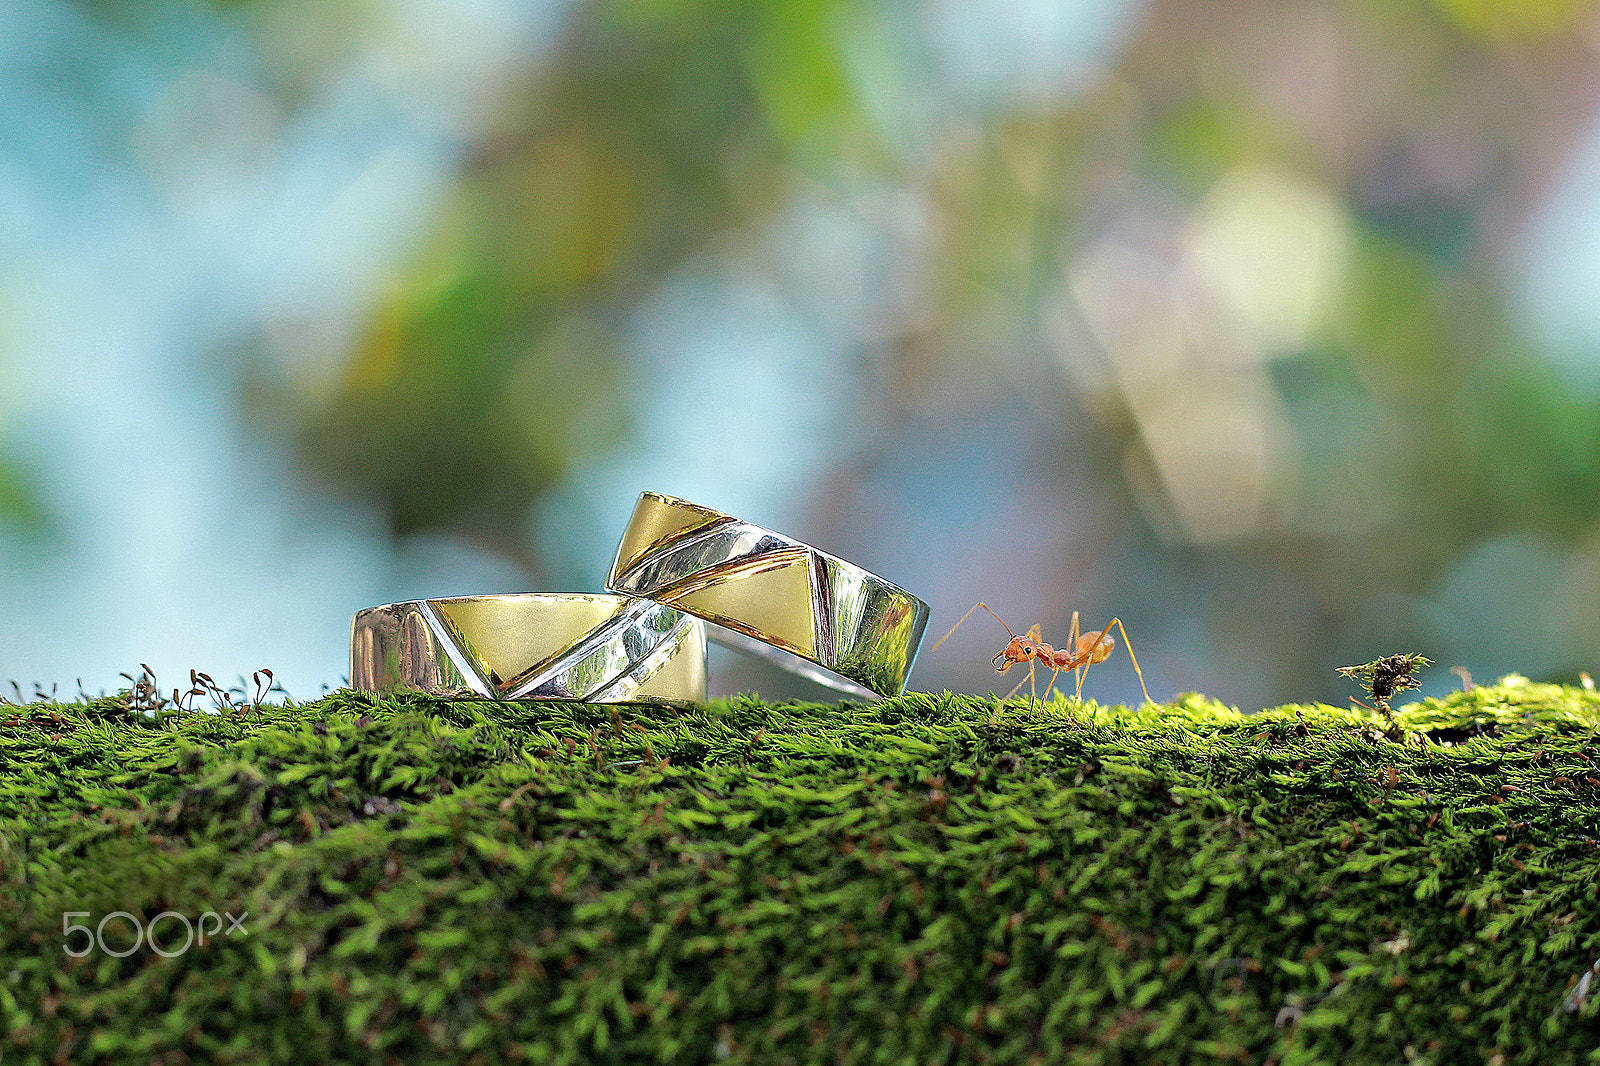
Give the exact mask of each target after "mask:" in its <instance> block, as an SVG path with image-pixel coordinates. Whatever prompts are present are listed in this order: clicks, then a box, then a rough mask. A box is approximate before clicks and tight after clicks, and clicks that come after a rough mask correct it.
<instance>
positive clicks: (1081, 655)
mask: <svg viewBox="0 0 1600 1066" xmlns="http://www.w3.org/2000/svg"><path fill="white" fill-rule="evenodd" d="M979 607H982V608H983V609H984V610H985V611H988V612H989V614H990V616H991V617H993V618H994V620H995V621H996V622H999V623H1000V625H1001V626H1002V627H1003V628H1004V629H1005V631H1006V635H1007V636H1009V637H1010V638H1011V642H1010V643H1009V644H1007V645H1006V646H1005V647H1004V648H1001V649H1000V651H999V653H998V654H996V655H995V657H994V658H993V659H991V660H990V662H991V663H992V664H993V665H994V668H995V672H996V673H1000V674H1003V673H1005V672H1006V671H1007V670H1009V669H1011V668H1012V667H1013V666H1018V665H1020V664H1022V663H1027V664H1028V676H1027V678H1025V680H1026V681H1027V682H1028V686H1029V687H1028V691H1029V692H1030V693H1032V694H1033V699H1034V701H1035V702H1037V701H1038V699H1039V697H1038V693H1037V691H1036V690H1035V688H1034V685H1033V681H1034V678H1033V669H1034V660H1036V659H1037V660H1038V661H1039V662H1040V663H1043V664H1044V665H1045V666H1048V667H1049V668H1050V671H1051V672H1050V684H1048V685H1046V686H1045V687H1044V694H1045V697H1046V698H1048V697H1049V696H1050V690H1051V689H1052V688H1053V687H1055V683H1056V678H1058V677H1060V676H1061V672H1062V671H1063V670H1073V671H1076V672H1077V675H1078V686H1077V691H1076V692H1075V693H1074V696H1075V697H1076V698H1078V699H1082V698H1083V678H1084V675H1085V674H1087V673H1088V671H1089V667H1091V666H1093V665H1094V664H1096V663H1103V662H1105V661H1106V660H1107V659H1109V658H1110V657H1111V653H1112V652H1113V651H1115V650H1116V647H1117V642H1116V641H1115V640H1113V639H1111V627H1112V626H1116V627H1117V631H1118V632H1119V633H1121V634H1122V642H1123V643H1124V644H1126V645H1127V646H1128V658H1130V659H1132V660H1133V670H1134V673H1136V674H1138V675H1139V691H1140V692H1143V693H1144V699H1145V702H1146V703H1154V702H1155V701H1154V700H1152V699H1151V698H1150V690H1149V689H1147V688H1145V687H1144V671H1143V670H1141V669H1139V657H1138V656H1137V655H1135V654H1133V642H1132V641H1130V640H1129V639H1128V631H1127V630H1126V629H1124V628H1123V625H1122V619H1120V618H1113V619H1112V620H1111V621H1109V622H1107V623H1106V625H1105V628H1104V629H1102V630H1100V632H1098V633H1085V634H1083V635H1082V636H1079V634H1078V612H1077V611H1073V612H1072V629H1071V631H1070V632H1069V635H1068V636H1067V640H1068V641H1069V646H1070V648H1071V649H1072V650H1068V649H1067V648H1062V649H1061V650H1060V651H1057V650H1056V649H1055V648H1052V647H1051V646H1050V645H1049V644H1046V643H1045V642H1044V641H1043V640H1041V639H1040V632H1039V627H1038V626H1037V625H1035V626H1034V627H1033V628H1032V629H1029V630H1028V632H1027V633H1026V634H1024V635H1023V636H1020V637H1019V636H1017V635H1016V634H1015V633H1013V632H1011V627H1010V626H1008V625H1006V623H1005V621H1004V619H1002V618H1001V617H1000V616H999V615H997V614H995V613H994V611H993V610H991V609H990V607H989V605H988V604H987V603H984V602H983V601H982V600H980V601H978V602H977V603H975V604H973V605H972V606H971V607H970V608H969V609H968V610H967V613H966V614H964V615H962V616H961V619H960V621H958V622H956V624H955V625H953V626H951V627H950V633H946V634H945V635H944V636H942V637H940V638H939V640H938V642H937V643H935V644H934V646H933V647H932V648H930V649H928V650H929V651H930V652H933V651H937V650H938V648H939V645H940V644H943V643H944V642H945V641H947V640H949V639H950V634H951V633H954V632H955V631H956V630H958V629H960V628H961V623H962V622H965V621H966V620H967V619H968V618H970V617H971V616H972V612H973V611H976V610H977V609H978V608H979ZM1021 687H1022V682H1021V681H1018V682H1017V687H1016V688H1014V689H1012V690H1011V691H1010V692H1008V693H1006V696H1005V698H1006V699H1010V698H1011V697H1012V696H1015V695H1016V694H1017V689H1020V688H1021Z"/></svg>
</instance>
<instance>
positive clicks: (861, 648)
mask: <svg viewBox="0 0 1600 1066" xmlns="http://www.w3.org/2000/svg"><path fill="white" fill-rule="evenodd" d="M606 587H607V588H609V589H610V590H611V591H613V592H619V593H622V594H623V595H626V596H641V597H644V598H646V599H650V600H654V601H656V602H658V603H662V604H666V605H668V606H671V607H676V608H677V609H679V610H681V611H686V612H688V613H689V614H692V615H697V616H699V617H700V618H704V619H705V620H706V621H708V622H713V623H715V624H716V625H717V626H720V627H722V628H721V629H720V630H718V629H713V630H712V632H711V637H712V639H713V640H716V641H718V642H719V643H724V644H730V645H732V646H733V647H736V648H739V649H740V650H742V651H748V652H753V653H755V654H757V655H760V656H762V657H763V658H767V659H770V660H771V661H773V662H775V663H777V664H778V665H780V666H782V667H784V668H785V669H788V670H792V671H794V672H795V673H798V674H801V675H803V676H806V677H809V678H811V679H812V680H815V681H819V682H821V683H822V684H825V685H828V686H830V687H832V688H835V689H838V690H840V691H843V692H847V693H849V694H850V695H853V696H857V697H861V698H865V699H878V698H879V697H882V696H898V695H899V694H900V693H902V692H904V691H905V687H906V675H907V674H909V673H910V672H911V664H912V662H913V660H915V658H916V654H917V644H918V643H919V642H920V641H921V640H922V630H923V628H924V627H925V626H926V625H927V624H928V605H927V604H925V603H923V602H922V601H921V600H919V599H917V598H916V597H915V596H913V595H911V594H910V593H909V592H907V591H905V590H904V589H902V588H900V587H899V586H898V585H894V584H891V583H890V582H888V581H885V580H883V578H881V577H877V576H876V575H873V574H870V573H868V572H867V571H865V570H863V569H861V568H860V567H859V566H856V565H855V564H853V563H848V562H846V561H844V560H843V559H839V558H836V557H834V556H832V555H829V554H828V553H827V552H824V551H818V550H817V549H816V548H813V547H811V546H810V545H809V544H802V543H800V542H799V541H797V540H793V539H791V538H789V537H786V536H784V535H783V534H781V533H774V532H772V531H771V530H768V529H762V528H761V527H760V526H753V525H751V524H749V523H748V522H742V521H740V520H739V519H737V518H734V517H732V516H731V515H725V514H722V513H721V512H719V511H713V510H710V509H709V508H706V507H700V506H698V505H696V504H692V503H688V502H686V501H684V500H679V499H674V498H673V497H671V496H662V495H660V494H659V493H654V492H646V493H642V494H641V495H640V496H639V502H638V504H637V505H635V507H634V510H633V518H632V520H631V521H630V522H629V523H628V528H627V529H626V530H625V531H624V532H623V534H622V543H621V544H620V545H618V547H617V558H616V562H614V563H613V564H612V566H611V575H610V577H609V578H607V580H606Z"/></svg>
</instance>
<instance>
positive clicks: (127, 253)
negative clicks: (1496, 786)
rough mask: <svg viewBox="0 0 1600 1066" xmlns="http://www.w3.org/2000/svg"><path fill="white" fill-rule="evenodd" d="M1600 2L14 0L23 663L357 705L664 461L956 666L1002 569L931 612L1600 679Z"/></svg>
mask: <svg viewBox="0 0 1600 1066" xmlns="http://www.w3.org/2000/svg"><path fill="white" fill-rule="evenodd" d="M1597 51H1600V11H1597V8H1596V6H1595V5H1594V4H1592V3H1587V2H1582V3H1580V2H1575V0H1523V2H1519V3H1503V2H1496V0H1228V2H1222V0H1219V2H1215V3H1204V4H1194V3H1183V2H1180V0H773V2H737V0H615V2H599V0H594V2H583V0H393V2H385V3H368V2H361V0H236V2H221V0H217V2H213V3H202V2H199V0H92V2H91V0H81V2H76V3H73V2H66V0H7V2H6V3H5V5H4V6H3V8H0V679H3V680H9V679H15V680H16V681H18V682H19V683H20V685H21V687H22V694H23V695H27V694H29V693H31V691H32V688H33V686H34V684H35V683H40V684H42V685H43V686H44V689H45V690H46V691H48V690H49V689H50V687H51V686H52V685H59V686H61V690H62V692H63V694H73V693H75V692H76V691H77V688H78V686H80V685H81V686H82V687H83V688H84V689H86V690H87V691H89V692H91V693H93V692H98V691H101V690H108V689H109V690H115V689H116V688H120V687H125V686H126V684H127V682H126V681H125V680H124V679H122V678H120V677H119V676H118V675H119V674H120V673H122V672H124V671H128V672H131V673H133V674H135V675H137V674H138V672H139V664H143V663H148V664H150V665H151V666H152V668H153V669H154V670H155V672H156V675H157V678H158V683H161V684H163V685H165V686H171V685H176V684H178V683H180V682H182V681H185V680H186V679H187V673H188V670H189V669H190V668H191V667H195V668H199V669H202V670H206V671H207V672H209V673H211V674H212V675H213V676H215V677H217V678H218V679H219V680H220V681H222V682H223V683H224V684H226V683H228V682H230V681H231V680H233V679H234V678H236V677H238V676H240V675H248V674H249V673H250V672H251V671H253V670H256V669H258V668H260V667H269V668H271V669H273V670H274V671H275V673H276V676H277V678H278V679H279V680H280V681H281V682H282V683H283V685H284V686H285V688H287V690H288V691H289V693H290V694H291V695H293V696H295V697H298V698H301V699H308V698H313V697H315V696H316V695H318V694H320V692H322V691H323V690H324V689H325V687H329V686H337V685H339V684H340V683H341V681H342V679H343V677H344V675H345V673H346V671H347V668H348V664H347V633H348V625H349V618H350V615H351V614H352V612H354V611H355V610H356V609H358V608H360V607H363V606H367V605H370V604H374V603H380V602H385V601H391V600H395V599H403V598H410V597H418V596H430V595H452V594H466V593H482V592H507V591H536V590H549V591H589V590H597V589H598V588H599V586H600V584H601V582H602V581H603V579H604V575H605V569H606V566H607V564H608V562H609V559H610V555H611V553H612V552H613V551H614V549H615V543H616V538H617V535H618V534H619V532H620V530H621V528H622V525H623V523H624V522H625V520H626V517H627V515H628V514H629V513H630V511H631V508H632V505H633V501H634V499H635V497H636V496H637V494H638V493H639V492H640V491H641V490H644V489H651V490H655V491H660V492H666V493H670V494H674V495H679V496H684V497H686V498H689V499H692V500H695V501H697V502H700V503H703V504H706V505H708V506H712V507H716V508H719V509H722V510H726V511H730V512H732V513H735V514H737V515H739V516H741V517H743V518H746V519H749V520H751V521H755V522H758V523H760V524H763V525H767V526H771V527H775V528H778V529H782V530H784V531H786V532H788V533H790V534H792V535H794V536H798V537H800V538H802V539H806V540H809V541H811V542H812V543H815V544H817V545H818V546H820V547H823V548H825V549H828V550H830V551H832V552H834V553H835V554H839V555H843V556H846V557H848V558H851V559H853V560H855V561H857V562H859V563H861V564H863V565H865V566H867V567H868V568H870V569H872V570H874V571H876V572H878V573H880V574H882V575H883V576H886V577H889V578H891V579H892V580H895V581H897V582H899V583H900V584H902V585H904V586H906V587H908V588H910V589H911V590H913V591H914V592H916V593H918V594H919V595H920V596H922V597H923V598H924V599H926V600H928V601H929V602H930V603H931V604H932V606H933V609H934V618H933V622H932V623H931V624H930V629H929V637H928V640H927V641H926V642H925V643H924V653H923V656H922V658H921V660H920V661H919V663H918V666H917V669H916V671H915V674H914V676H913V687H915V688H920V689H933V690H939V689H944V688H947V687H948V688H953V689H956V690H958V691H969V692H984V691H988V690H991V689H998V690H999V691H1004V689H1005V688H1008V687H1009V683H1010V679H1011V678H1014V677H1015V676H1016V675H1015V674H1011V675H1007V678H1006V679H1003V681H1002V680H1001V679H996V678H995V676H994V674H993V672H992V670H991V668H990V666H989V658H990V656H991V655H993V654H994V652H995V651H997V650H998V649H999V647H1000V646H1001V645H1002V644H1003V643H1004V641H1005V635H1004V633H1003V632H1002V631H1001V630H1000V627H999V626H998V625H997V624H995V622H994V621H993V620H992V619H990V618H989V617H988V616H987V615H985V614H983V612H981V611H980V612H978V613H977V614H975V615H973V617H972V618H971V619H970V620H969V621H968V622H967V624H966V626H964V627H963V629H962V630H961V631H960V632H959V633H957V634H956V635H955V636H954V637H952V638H951V639H950V640H949V641H948V642H947V643H946V644H945V645H943V646H942V647H941V648H939V650H938V651H937V652H935V653H930V652H929V651H928V648H929V646H930V645H931V643H932V642H933V640H934V639H936V638H937V637H938V636H939V635H940V634H941V633H943V632H944V630H945V629H946V628H948V626H949V625H950V624H951V623H953V622H954V621H955V619H956V618H958V617H959V616H960V615H961V613H962V612H964V611H965V610H967V608H969V607H971V606H972V604H973V603H974V602H976V601H977V600H980V599H982V600H983V601H985V602H986V603H988V604H989V605H990V606H991V607H993V608H994V609H995V611H996V612H998V613H999V614H1000V616H1001V617H1002V618H1005V619H1006V620H1007V621H1008V622H1009V623H1010V625H1011V627H1012V628H1013V629H1015V630H1017V631H1018V632H1021V631H1022V630H1023V629H1025V628H1026V627H1027V626H1028V625H1030V624H1032V623H1035V622H1038V623H1041V624H1042V625H1043V628H1044V631H1045V634H1046V636H1047V637H1054V638H1056V642H1057V643H1060V642H1061V639H1060V638H1061V637H1062V636H1064V634H1065V632H1066V629H1067V625H1068V620H1069V617H1070V614H1071V612H1072V611H1073V610H1074V609H1076V610H1079V611H1081V612H1083V614H1084V617H1085V620H1086V621H1092V622H1096V623H1103V622H1104V621H1106V620H1107V619H1109V618H1110V617H1111V616H1112V615H1113V614H1114V615H1117V616H1119V617H1120V618H1121V619H1122V620H1123V622H1124V623H1125V624H1126V627H1127V630H1128V633H1129V634H1130V636H1131V637H1132V640H1133V642H1134V648H1135V650H1136V651H1137V652H1138V655H1139V660H1140V663H1141V664H1142V666H1143V668H1144V673H1145V677H1146V679H1147V680H1148V682H1149V686H1150V690H1151V693H1152V694H1153V695H1155V696H1156V697H1157V698H1165V697H1168V696H1171V695H1173V694H1174V693H1177V692H1180V691H1193V690H1198V691H1203V692H1207V693H1209V694H1212V695H1215V696H1217V697H1219V698H1221V699H1223V700H1225V701H1227V702H1230V703H1234V704H1236V705H1239V706H1240V707H1241V708H1243V709H1246V710H1250V709H1254V708H1259V707H1261V706H1263V705H1272V704H1276V703H1279V702H1283V701H1288V700H1310V699H1323V700H1328V701H1333V702H1344V701H1345V699H1346V697H1347V696H1348V695H1349V694H1350V693H1351V692H1352V691H1353V687H1352V685H1351V683H1350V682H1348V681H1345V680H1343V679H1341V678H1338V677H1337V676H1335V674H1334V672H1333V671H1334V669H1335V668H1336V667H1338V666H1340V665H1345V664H1349V663H1355V662H1361V661H1365V660H1369V659H1372V658H1375V657H1377V656H1379V655H1382V654H1387V653H1391V652H1397V651H1415V652H1421V653H1424V654H1427V655H1429V656H1431V657H1433V658H1434V659H1435V660H1437V662H1438V665H1437V666H1436V667H1435V668H1434V669H1433V670H1432V671H1431V672H1429V673H1428V674H1427V675H1426V679H1427V681H1428V686H1427V688H1426V689H1425V690H1424V691H1427V692H1438V691H1443V690H1445V689H1449V688H1452V687H1455V686H1457V685H1459V684H1460V682H1459V681H1458V680H1457V678H1456V677H1454V676H1452V675H1451V674H1450V673H1449V672H1448V670H1447V668H1448V667H1450V666H1461V667H1463V668H1465V669H1467V670H1469V671H1470V672H1471V673H1472V675H1474V676H1475V677H1477V678H1478V679H1479V680H1483V679H1485V678H1492V677H1495V676H1498V675H1499V674H1501V673H1504V672H1507V671H1518V672H1521V673H1524V674H1527V675H1530V676H1533V677H1537V678H1544V679H1555V680H1569V681H1571V680H1576V679H1577V677H1578V674H1579V672H1580V671H1586V670H1587V671H1600V109H1597V107H1596V104H1597V93H1600V62H1597V58H1600V57H1597ZM715 683H716V685H717V686H718V687H719V688H720V689H722V690H724V691H727V690H736V689H741V688H756V689H759V690H760V691H762V692H763V693H764V694H766V695H770V696H780V697H781V696H786V695H812V694H813V693H812V692H811V691H810V690H808V689H806V688H805V687H804V686H803V684H802V683H800V682H790V681H788V680H786V679H785V678H784V676H783V675H780V674H774V673H769V672H760V671H758V670H757V668H756V667H755V666H754V665H753V664H752V665H747V664H745V663H742V662H740V661H739V660H737V659H734V658H732V657H731V656H728V657H721V658H719V659H718V661H717V677H716V682H715ZM1086 693H1087V694H1090V695H1094V696H1096V697H1097V698H1099V699H1102V700H1115V701H1125V700H1129V699H1131V698H1134V697H1136V696H1137V695H1138V688H1137V681H1136V679H1135V677H1134V676H1133V671H1132V669H1131V666H1130V665H1129V662H1128V660H1127V659H1126V658H1125V657H1124V655H1123V653H1122V652H1121V651H1120V650H1119V652H1118V653H1117V657H1116V658H1115V659H1114V660H1113V661H1112V662H1109V663H1107V664H1105V665H1104V666H1100V667H1097V668H1096V669H1095V670H1094V671H1092V672H1091V674H1090V676H1089V680H1088V685H1087V688H1086ZM6 694H8V695H13V698H14V694H12V693H9V692H8V693H6Z"/></svg>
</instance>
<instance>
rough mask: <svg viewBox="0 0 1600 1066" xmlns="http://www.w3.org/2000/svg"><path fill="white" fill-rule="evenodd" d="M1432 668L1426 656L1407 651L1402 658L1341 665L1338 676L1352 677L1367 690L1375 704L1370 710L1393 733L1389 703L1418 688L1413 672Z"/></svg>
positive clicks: (1393, 657) (1393, 725) (1362, 704)
mask: <svg viewBox="0 0 1600 1066" xmlns="http://www.w3.org/2000/svg"><path fill="white" fill-rule="evenodd" d="M1432 665H1433V660H1432V659H1429V658H1428V657H1427V656H1425V655H1415V654H1412V653H1409V652H1408V653H1406V654H1404V655H1385V656H1384V657H1383V658H1381V659H1374V660H1373V661H1372V662H1370V663H1362V664H1360V665H1359V666H1341V667H1339V673H1340V674H1342V675H1344V676H1345V677H1349V678H1354V679H1355V680H1357V681H1360V682H1361V683H1362V684H1364V685H1365V686H1366V687H1367V694H1368V695H1369V696H1371V698H1372V702H1373V703H1374V704H1376V706H1375V707H1372V708H1370V709H1372V710H1376V711H1378V712H1380V713H1381V714H1382V715H1383V717H1384V718H1385V719H1386V720H1387V721H1388V723H1389V727H1390V729H1391V730H1393V729H1395V728H1397V727H1396V725H1395V720H1394V712H1393V711H1391V710H1390V709H1389V700H1390V699H1391V698H1393V697H1394V696H1397V695H1399V694H1400V693H1402V692H1405V691H1406V690H1408V689H1413V688H1421V687H1422V682H1421V681H1418V680H1417V675H1416V671H1417V669H1418V668H1420V667H1424V666H1432ZM1350 698H1351V699H1352V700H1354V701H1355V702H1356V703H1357V704H1359V705H1361V706H1363V707H1365V706H1367V705H1366V704H1364V703H1361V701H1360V700H1358V699H1356V698H1355V697H1354V696H1352V697H1350Z"/></svg>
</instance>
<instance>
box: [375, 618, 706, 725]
mask: <svg viewBox="0 0 1600 1066" xmlns="http://www.w3.org/2000/svg"><path fill="white" fill-rule="evenodd" d="M350 684H351V686H352V687H354V688H359V689H366V690H367V691H370V692H389V691H414V692H426V693H428V694H430V695H435V696H447V697H451V698H455V699H495V700H546V699H548V700H585V701H587V702H590V703H630V702H646V703H668V704H674V705H686V704H695V703H703V702H704V701H705V698H706V636H705V626H704V625H703V624H702V623H701V622H700V620H699V619H697V618H692V617H690V616H688V615H685V614H683V613H682V612H680V611H677V610H674V609H672V608H670V607H667V606H663V605H662V604H659V603H653V602H651V601H649V600H636V599H627V598H624V597H620V596H603V595H602V596H588V595H563V594H551V593H536V594H527V595H520V596H458V597H451V598H447V599H437V600H411V601H407V602H405V603H389V604H384V605H383V606H381V607H371V608H368V609H367V610H364V611H361V612H360V613H358V614H357V615H356V616H355V619H354V621H353V622H352V623H351V626H350Z"/></svg>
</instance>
